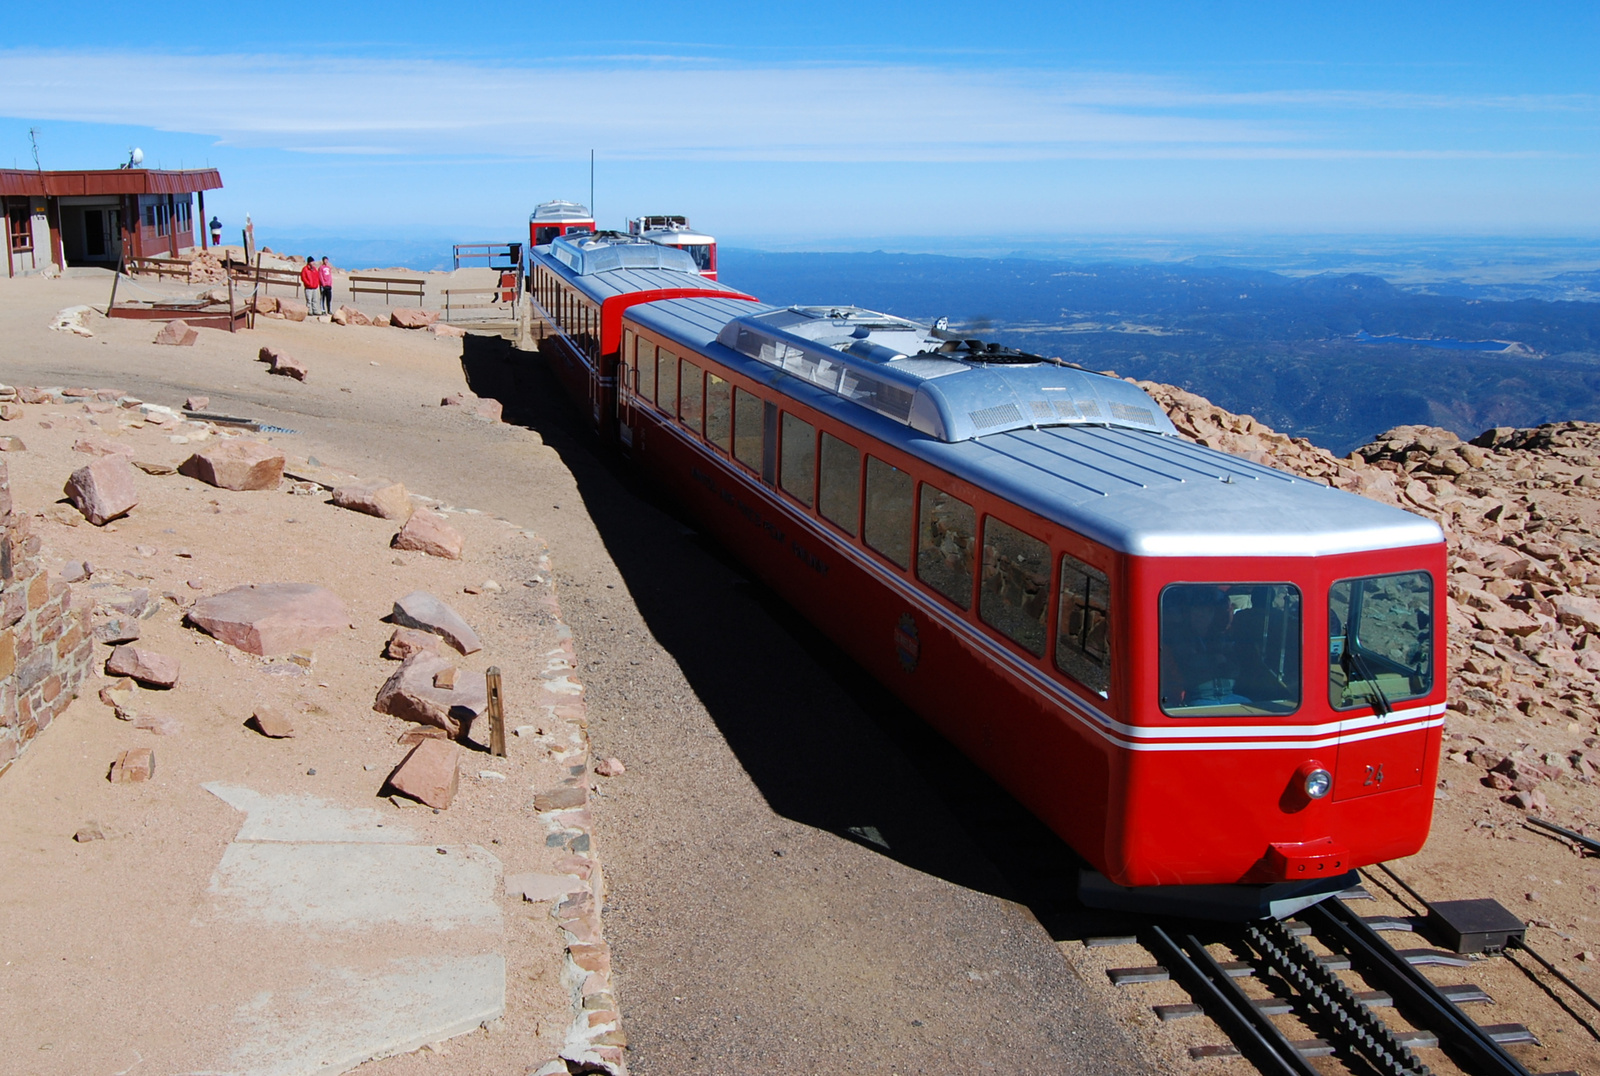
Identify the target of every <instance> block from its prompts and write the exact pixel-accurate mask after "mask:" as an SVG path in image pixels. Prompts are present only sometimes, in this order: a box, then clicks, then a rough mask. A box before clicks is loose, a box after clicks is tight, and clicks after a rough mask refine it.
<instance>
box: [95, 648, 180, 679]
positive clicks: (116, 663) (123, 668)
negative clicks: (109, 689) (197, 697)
mask: <svg viewBox="0 0 1600 1076" xmlns="http://www.w3.org/2000/svg"><path fill="white" fill-rule="evenodd" d="M106 675H107V676H127V677H132V678H133V679H135V680H137V681H139V683H141V684H143V685H145V686H146V687H172V686H173V685H174V684H176V683H177V682H178V659H177V658H169V657H167V656H166V655H165V654H158V653H156V652H155V651H154V650H145V649H142V648H140V647H137V646H119V647H117V648H116V649H115V650H113V651H111V657H110V658H108V659H107V660H106Z"/></svg>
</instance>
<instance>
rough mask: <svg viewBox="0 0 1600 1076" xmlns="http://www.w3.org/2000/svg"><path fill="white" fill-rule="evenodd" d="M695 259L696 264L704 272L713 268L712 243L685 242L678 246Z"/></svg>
mask: <svg viewBox="0 0 1600 1076" xmlns="http://www.w3.org/2000/svg"><path fill="white" fill-rule="evenodd" d="M678 249H679V250H681V251H683V252H684V253H686V254H688V255H689V257H691V258H693V259H694V266H695V268H696V269H699V270H700V271H701V272H702V273H704V272H706V271H708V270H709V269H710V268H711V244H709V243H685V244H683V245H682V246H680V247H679V248H678Z"/></svg>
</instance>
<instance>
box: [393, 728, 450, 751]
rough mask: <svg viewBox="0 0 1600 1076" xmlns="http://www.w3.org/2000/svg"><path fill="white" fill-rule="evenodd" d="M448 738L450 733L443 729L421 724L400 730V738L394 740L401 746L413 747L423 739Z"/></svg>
mask: <svg viewBox="0 0 1600 1076" xmlns="http://www.w3.org/2000/svg"><path fill="white" fill-rule="evenodd" d="M449 738H450V734H449V733H448V732H446V731H445V730H444V729H441V728H436V727H434V726H433V725H423V726H422V727H421V728H415V729H407V730H406V731H405V732H402V733H401V734H400V739H399V740H397V741H396V742H397V743H399V744H400V745H401V746H402V747H413V746H415V745H417V744H419V743H421V742H422V741H423V740H448V739H449Z"/></svg>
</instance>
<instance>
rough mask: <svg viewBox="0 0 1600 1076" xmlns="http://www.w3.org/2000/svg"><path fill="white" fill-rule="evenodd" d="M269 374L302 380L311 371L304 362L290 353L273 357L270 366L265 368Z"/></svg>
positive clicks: (309, 374)
mask: <svg viewBox="0 0 1600 1076" xmlns="http://www.w3.org/2000/svg"><path fill="white" fill-rule="evenodd" d="M267 373H269V374H278V375H280V376H283V377H292V378H294V379H295V380H296V381H304V380H305V379H306V378H308V377H310V376H311V371H310V370H308V369H306V366H305V364H304V363H302V362H301V361H300V360H299V359H296V358H294V357H293V356H290V355H282V354H280V355H278V356H277V357H276V358H275V359H273V362H272V366H271V368H270V369H268V370H267Z"/></svg>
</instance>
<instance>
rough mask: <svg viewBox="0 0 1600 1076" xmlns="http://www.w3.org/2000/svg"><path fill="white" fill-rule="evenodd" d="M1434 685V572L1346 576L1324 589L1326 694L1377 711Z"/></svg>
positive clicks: (1339, 706)
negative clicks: (1326, 632)
mask: <svg viewBox="0 0 1600 1076" xmlns="http://www.w3.org/2000/svg"><path fill="white" fill-rule="evenodd" d="M1431 690H1433V577H1432V576H1430V575H1429V574H1428V573H1427V572H1401V573H1399V574H1396V575H1369V576H1367V577H1366V578H1363V579H1345V580H1342V581H1340V582H1338V583H1335V584H1333V586H1332V587H1330V588H1329V589H1328V699H1329V701H1330V702H1332V703H1333V707H1334V709H1336V710H1349V709H1352V708H1354V707H1357V706H1371V707H1373V708H1374V709H1376V710H1377V711H1378V712H1379V713H1384V712H1387V711H1388V710H1389V709H1390V705H1391V704H1392V703H1396V702H1402V701H1404V700H1406V699H1416V698H1421V697H1422V696H1423V695H1426V694H1427V693H1428V692H1429V691H1431Z"/></svg>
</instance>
